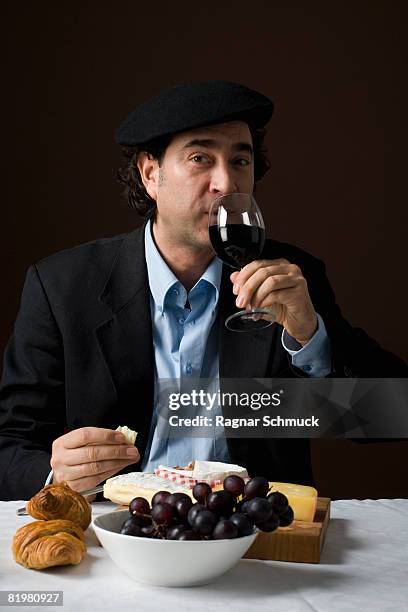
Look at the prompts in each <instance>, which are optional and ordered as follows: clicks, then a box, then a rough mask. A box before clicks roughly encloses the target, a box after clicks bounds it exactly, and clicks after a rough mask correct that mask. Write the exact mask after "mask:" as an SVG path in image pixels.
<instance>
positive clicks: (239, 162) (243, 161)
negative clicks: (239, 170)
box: [235, 157, 251, 166]
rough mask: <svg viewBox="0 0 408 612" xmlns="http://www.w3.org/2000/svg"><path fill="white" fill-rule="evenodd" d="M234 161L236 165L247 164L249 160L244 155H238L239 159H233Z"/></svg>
mask: <svg viewBox="0 0 408 612" xmlns="http://www.w3.org/2000/svg"><path fill="white" fill-rule="evenodd" d="M235 163H236V164H237V166H249V164H250V163H251V162H250V161H249V159H246V158H245V157H240V158H239V159H236V160H235Z"/></svg>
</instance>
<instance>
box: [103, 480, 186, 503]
mask: <svg viewBox="0 0 408 612" xmlns="http://www.w3.org/2000/svg"><path fill="white" fill-rule="evenodd" d="M157 491H169V492H170V493H176V492H179V491H180V492H181V493H187V495H189V496H190V497H191V499H193V495H192V492H191V491H192V490H191V489H189V488H184V487H183V485H180V484H177V483H175V482H172V481H171V480H169V479H168V478H160V477H159V476H156V475H155V474H149V473H147V472H130V473H129V474H120V475H119V476H114V477H113V478H109V479H108V480H107V481H106V482H105V484H104V486H103V495H104V497H106V499H110V500H111V501H113V502H114V503H115V504H122V505H128V504H129V503H130V502H131V501H132V499H133V498H134V497H144V498H145V499H147V501H148V502H149V503H150V502H151V501H152V497H153V495H154V494H155V493H157ZM194 501H195V500H194Z"/></svg>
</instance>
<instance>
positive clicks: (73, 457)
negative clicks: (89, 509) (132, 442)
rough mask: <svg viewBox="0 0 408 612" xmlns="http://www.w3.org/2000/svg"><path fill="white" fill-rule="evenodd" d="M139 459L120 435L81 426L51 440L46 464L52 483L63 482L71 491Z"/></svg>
mask: <svg viewBox="0 0 408 612" xmlns="http://www.w3.org/2000/svg"><path fill="white" fill-rule="evenodd" d="M139 460H140V455H139V451H138V450H137V448H136V447H135V446H129V445H128V444H127V443H126V440H125V436H124V435H123V434H121V433H119V432H117V431H114V430H112V429H102V428H100V427H81V428H80V429H75V430H73V431H70V432H69V433H67V434H65V435H63V436H60V437H59V438H57V439H56V440H54V442H53V445H52V455H51V461H50V463H51V467H52V469H53V482H62V481H63V480H65V481H66V482H67V483H68V484H69V486H70V487H71V488H72V489H74V490H75V491H85V490H86V489H91V488H93V487H96V486H97V485H98V484H99V483H101V482H103V481H104V480H106V479H107V478H110V477H111V476H113V475H114V474H117V472H119V471H120V470H121V469H123V468H124V467H126V466H128V465H131V464H132V463H137V462H138V461H139Z"/></svg>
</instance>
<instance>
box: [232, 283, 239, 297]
mask: <svg viewBox="0 0 408 612" xmlns="http://www.w3.org/2000/svg"><path fill="white" fill-rule="evenodd" d="M238 291H239V285H234V286H233V288H232V293H234V294H235V295H237V293H238Z"/></svg>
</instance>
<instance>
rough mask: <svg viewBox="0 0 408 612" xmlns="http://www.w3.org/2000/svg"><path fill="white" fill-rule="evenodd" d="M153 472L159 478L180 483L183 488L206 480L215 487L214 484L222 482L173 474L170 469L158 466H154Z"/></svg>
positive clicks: (190, 487) (191, 486) (221, 481)
mask: <svg viewBox="0 0 408 612" xmlns="http://www.w3.org/2000/svg"><path fill="white" fill-rule="evenodd" d="M154 473H155V474H156V476H159V477H160V478H166V479H167V480H170V482H175V483H176V484H179V485H182V486H183V487H184V488H185V489H192V488H193V487H194V486H195V485H196V484H197V483H198V482H206V483H207V484H209V485H210V487H215V486H216V485H220V484H222V483H223V482H224V481H223V480H209V479H206V478H201V479H200V480H196V479H195V478H189V476H182V475H181V474H175V473H174V472H171V471H170V470H162V469H159V468H156V469H155V470H154Z"/></svg>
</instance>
